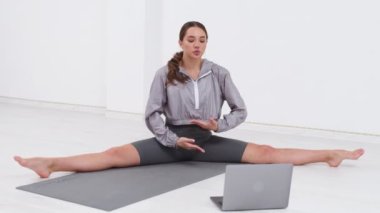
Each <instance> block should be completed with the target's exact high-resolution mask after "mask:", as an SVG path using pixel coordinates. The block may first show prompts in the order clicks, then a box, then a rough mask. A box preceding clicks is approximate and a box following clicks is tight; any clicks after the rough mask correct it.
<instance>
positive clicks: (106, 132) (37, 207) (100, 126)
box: [0, 103, 380, 213]
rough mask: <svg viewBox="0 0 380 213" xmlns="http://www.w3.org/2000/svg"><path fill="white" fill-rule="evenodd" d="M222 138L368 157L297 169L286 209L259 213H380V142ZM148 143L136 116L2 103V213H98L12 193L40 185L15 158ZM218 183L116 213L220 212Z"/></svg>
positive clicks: (298, 133) (311, 136) (275, 133)
mask: <svg viewBox="0 0 380 213" xmlns="http://www.w3.org/2000/svg"><path fill="white" fill-rule="evenodd" d="M127 117H128V116H127ZM224 135H225V136H229V137H233V138H238V139H242V140H249V141H255V142H257V143H264V144H270V145H273V146H277V147H298V148H311V149H324V148H344V149H355V148H358V147H363V148H364V149H365V150H366V154H365V155H364V156H363V157H362V158H361V159H360V160H358V161H345V162H344V163H343V164H342V165H341V167H339V168H329V167H328V166H326V165H324V164H312V165H307V166H299V167H295V169H294V174H293V182H292V188H291V195H290V204H289V207H288V208H287V209H285V210H265V211H260V212H292V213H296V212H297V213H303V212H315V213H317V212H318V213H321V212H342V213H347V212H365V213H370V212H374V213H375V212H380V183H379V181H380V137H375V136H365V135H353V134H342V133H334V132H324V131H311V130H305V129H291V128H288V129H286V128H278V127H265V126H264V127H263V126H259V125H249V124H245V125H242V126H240V127H239V128H236V129H234V130H232V131H230V132H228V133H224ZM147 137H151V134H150V132H149V131H148V130H147V129H146V128H145V124H144V122H143V120H142V118H140V117H139V116H129V118H125V117H124V118H120V117H118V118H117V116H116V117H115V116H111V117H110V116H107V117H106V116H104V114H102V113H88V112H78V111H69V110H62V109H53V108H48V107H32V106H26V105H19V104H14V103H0V143H1V149H0V167H1V171H0V180H1V181H0V191H1V195H0V212H29V213H34V212H36V213H37V212H38V213H44V212H103V211H101V210H97V209H92V208H89V207H86V206H81V205H77V204H74V203H69V202H65V201H61V200H57V199H53V198H49V197H44V196H40V195H37V194H32V193H28V192H24V191H20V190H16V189H15V187H17V186H20V185H25V184H29V183H33V182H37V181H41V179H39V178H38V177H37V176H36V175H35V174H34V173H32V172H31V171H30V170H27V169H24V168H22V167H20V166H18V165H17V164H16V163H15V162H14V161H13V159H12V156H13V155H16V154H18V155H22V156H26V157H28V156H38V155H42V156H61V155H73V154H80V153H84V152H97V151H102V150H104V149H106V148H109V147H111V146H116V145H120V144H125V143H129V142H131V141H135V140H139V139H144V138H147ZM66 174H68V173H56V174H53V175H52V177H58V176H62V175H66ZM223 181H224V175H219V176H216V177H214V178H210V179H207V180H204V181H201V182H198V183H195V184H192V185H189V186H186V187H183V188H180V189H177V190H175V191H172V192H168V193H165V194H162V195H160V196H157V197H154V198H151V199H148V200H144V201H141V202H138V203H136V204H133V205H129V206H126V207H124V208H120V209H117V210H115V211H113V212H115V213H116V212H220V211H219V209H217V208H216V206H215V205H214V204H213V203H211V201H210V200H209V196H211V195H221V194H222V190H223ZM248 212H249V211H248Z"/></svg>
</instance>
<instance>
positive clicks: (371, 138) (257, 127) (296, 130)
mask: <svg viewBox="0 0 380 213" xmlns="http://www.w3.org/2000/svg"><path fill="white" fill-rule="evenodd" d="M0 103H8V104H17V105H25V106H31V107H41V108H50V109H60V110H70V111H79V112H88V113H97V114H102V115H104V116H105V117H109V118H115V119H127V120H134V121H141V122H143V120H144V115H143V114H139V113H129V112H120V111H113V110H107V109H106V108H105V107H95V106H84V105H75V104H66V103H54V102H47V101H37V100H28V99H21V98H11V97H2V96H0ZM238 129H248V130H253V131H260V132H271V133H278V134H298V135H300V134H301V135H304V136H311V137H324V138H331V139H344V138H347V136H349V137H350V139H351V140H352V139H353V140H356V139H357V140H358V141H368V142H376V143H380V135H378V134H372V133H362V132H348V131H340V130H331V129H318V128H312V127H300V126H287V125H281V124H264V123H256V122H245V123H243V124H242V125H240V126H239V127H238Z"/></svg>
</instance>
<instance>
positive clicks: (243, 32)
mask: <svg viewBox="0 0 380 213" xmlns="http://www.w3.org/2000/svg"><path fill="white" fill-rule="evenodd" d="M217 2H218V3H217V4H216V1H202V0H191V1H190V0H189V1H175V0H164V1H163V4H164V7H163V8H164V11H163V13H162V14H163V20H162V22H163V23H164V25H163V36H162V37H163V45H162V46H163V47H164V48H163V55H164V56H165V58H167V57H170V56H171V54H172V52H173V51H176V50H178V47H177V44H176V40H177V39H178V38H177V37H178V28H179V27H180V26H181V25H182V23H183V22H185V21H187V20H199V21H201V22H203V23H204V24H205V25H206V27H208V31H209V37H210V38H209V44H208V52H207V54H206V57H207V58H209V59H211V60H213V61H215V62H217V63H219V64H221V65H223V66H225V67H227V68H228V69H229V70H230V72H231V73H232V77H233V79H234V81H235V83H236V84H237V85H238V88H239V89H240V91H241V93H242V95H243V97H244V99H245V100H246V104H247V106H248V110H249V112H248V113H249V116H248V120H249V121H254V122H260V123H269V124H281V125H293V126H303V127H313V128H323V129H334V130H343V131H354V132H367V133H377V134H378V133H380V113H379V110H378V109H380V101H379V98H378V96H379V91H380V84H379V83H380V73H379V70H380V63H379V59H380V40H379V39H378V38H380V13H379V12H378V11H379V8H380V3H379V2H378V1H375V0H373V1H368V0H366V1H343V0H340V1H337V0H333V1H331V0H329V1H281V0H277V1H250V0H240V1H232V0H224V1H220V0H219V1H217Z"/></svg>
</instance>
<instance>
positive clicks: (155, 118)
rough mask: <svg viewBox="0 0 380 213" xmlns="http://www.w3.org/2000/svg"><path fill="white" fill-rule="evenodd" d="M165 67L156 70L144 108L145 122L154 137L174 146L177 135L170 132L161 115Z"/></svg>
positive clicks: (164, 143)
mask: <svg viewBox="0 0 380 213" xmlns="http://www.w3.org/2000/svg"><path fill="white" fill-rule="evenodd" d="M165 82H166V69H164V68H162V69H160V70H158V71H157V73H156V75H155V77H154V79H153V82H152V85H151V88H150V93H149V98H148V103H147V105H146V109H145V123H146V125H147V127H148V129H149V130H150V131H151V132H152V133H153V134H154V136H155V137H156V139H157V140H158V141H159V142H160V143H161V144H162V145H164V146H167V147H175V146H176V142H177V139H178V136H177V135H176V134H175V133H174V132H172V131H171V130H170V129H169V128H168V127H167V126H166V125H165V122H164V120H163V118H162V117H161V114H162V113H164V106H165V105H166V100H167V99H166V86H165Z"/></svg>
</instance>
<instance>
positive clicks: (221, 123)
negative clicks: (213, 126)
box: [216, 67, 247, 132]
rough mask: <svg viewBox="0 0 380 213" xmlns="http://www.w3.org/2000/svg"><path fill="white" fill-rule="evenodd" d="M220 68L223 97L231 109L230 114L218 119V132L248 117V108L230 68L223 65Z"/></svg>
mask: <svg viewBox="0 0 380 213" xmlns="http://www.w3.org/2000/svg"><path fill="white" fill-rule="evenodd" d="M219 69H220V73H219V84H220V87H221V91H222V95H223V99H224V100H226V101H227V103H228V106H229V107H230V109H231V111H230V113H229V114H226V115H223V119H219V120H218V130H217V131H216V132H224V131H227V130H230V129H232V128H234V127H236V126H238V125H239V124H241V123H243V122H244V121H245V119H246V118H247V108H246V106H245V103H244V100H243V99H242V97H241V96H240V93H239V91H238V89H237V88H236V86H235V84H234V83H233V81H232V78H231V75H230V73H229V72H228V70H226V69H224V68H222V67H220V68H219Z"/></svg>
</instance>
